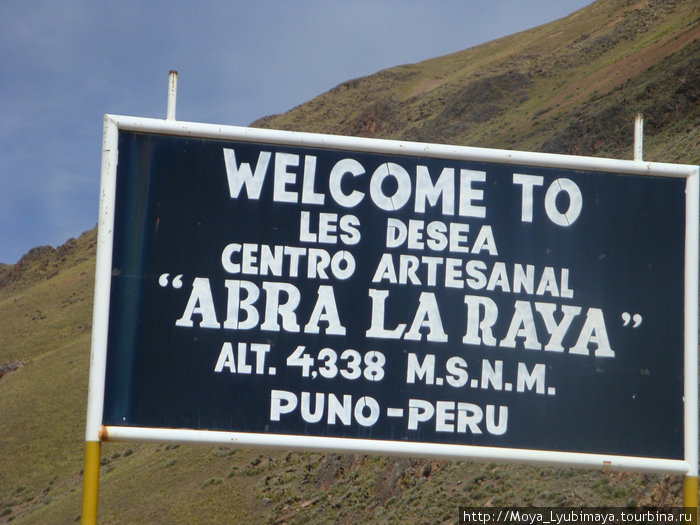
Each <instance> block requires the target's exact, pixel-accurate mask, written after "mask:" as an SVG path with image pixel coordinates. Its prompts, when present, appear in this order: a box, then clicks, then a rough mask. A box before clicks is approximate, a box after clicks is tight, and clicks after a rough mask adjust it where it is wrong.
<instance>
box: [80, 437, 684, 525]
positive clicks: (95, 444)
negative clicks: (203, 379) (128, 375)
mask: <svg viewBox="0 0 700 525" xmlns="http://www.w3.org/2000/svg"><path fill="white" fill-rule="evenodd" d="M100 445H101V443H100V442H99V441H86V442H85V468H84V469H83V510H82V513H81V519H80V523H82V524H83V525H94V524H96V523H97V493H98V488H99V484H100ZM695 486H696V487H697V478H696V485H695Z"/></svg>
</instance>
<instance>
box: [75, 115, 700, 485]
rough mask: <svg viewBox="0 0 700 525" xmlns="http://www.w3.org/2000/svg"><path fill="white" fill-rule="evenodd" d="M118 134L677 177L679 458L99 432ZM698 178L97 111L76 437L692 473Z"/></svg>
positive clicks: (611, 162) (643, 166)
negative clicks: (97, 154) (84, 403)
mask: <svg viewBox="0 0 700 525" xmlns="http://www.w3.org/2000/svg"><path fill="white" fill-rule="evenodd" d="M120 130H124V131H137V132H144V133H157V134H166V135H175V136H183V137H197V138H212V139H230V140H239V141H250V142H263V143H267V144H284V145H290V146H311V147H318V148H337V149H344V150H354V151H362V152H371V153H386V154H394V155H396V154H399V155H420V156H430V157H436V158H442V159H453V160H469V161H482V162H492V163H501V164H518V165H531V166H538V167H550V168H566V169H578V170H587V171H600V172H615V173H620V174H633V175H649V176H657V177H675V178H683V179H685V180H686V210H685V216H686V233H685V276H684V280H685V297H684V304H685V309H684V316H685V319H684V331H685V333H684V341H685V348H684V400H685V404H684V433H685V435H684V459H683V460H670V459H659V458H644V457H629V456H620V455H606V454H586V453H569V452H556V451H543V450H526V449H509V448H498V447H483V446H470V445H450V444H436V443H417V442H404V441H401V442H399V441H373V440H367V439H354V438H332V437H315V436H290V435H272V434H253V433H237V432H219V431H207V430H189V429H167V428H139V427H118V426H103V424H102V416H103V413H102V411H103V402H104V392H105V375H106V360H107V359H106V356H107V334H108V319H109V299H110V285H111V263H112V242H113V228H114V205H115V190H116V172H117V158H118V157H117V156H118V151H117V149H118V134H119V131H120ZM699 178H700V168H699V167H698V166H692V165H681V164H665V163H653V162H642V161H627V160H616V159H606V158H597V157H582V156H567V155H555V154H545V153H532V152H518V151H507V150H498V149H485V148H473V147H463V146H448V145H436V144H425V143H413V142H403V141H394V140H381V139H368V138H359V137H344V136H333V135H323V134H312V133H300V132H288V131H275V130H267V129H255V128H246V127H237V126H222V125H214V124H203V123H192V122H182V121H174V120H161V119H150V118H141V117H129V116H117V115H105V119H104V132H103V150H102V170H101V185H100V205H99V221H98V237H97V262H96V275H95V297H94V310H93V330H92V349H91V360H90V384H89V392H88V410H87V421H86V441H147V442H148V441H150V442H180V443H202V444H212V445H213V444H220V445H233V446H246V447H276V448H281V449H285V450H288V449H297V450H316V451H328V452H330V451H342V452H356V453H371V454H385V455H406V456H423V457H439V458H451V459H464V460H467V459H468V460H482V461H499V462H508V463H527V464H541V465H560V466H561V465H566V466H572V467H587V468H603V469H615V470H631V471H641V472H664V473H678V474H685V475H687V476H697V475H698V373H697V371H698V335H697V333H698V230H699V225H698V221H699V213H698V209H699V202H698V199H699V192H698V187H699V185H698V180H699Z"/></svg>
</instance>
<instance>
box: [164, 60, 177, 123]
mask: <svg viewBox="0 0 700 525" xmlns="http://www.w3.org/2000/svg"><path fill="white" fill-rule="evenodd" d="M176 104H177V71H175V70H170V73H168V108H167V110H166V117H165V119H166V120H175V106H176Z"/></svg>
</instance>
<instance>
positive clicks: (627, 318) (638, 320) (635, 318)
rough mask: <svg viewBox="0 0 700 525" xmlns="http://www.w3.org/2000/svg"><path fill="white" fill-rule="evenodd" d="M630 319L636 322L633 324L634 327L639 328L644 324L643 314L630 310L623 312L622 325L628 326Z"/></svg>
mask: <svg viewBox="0 0 700 525" xmlns="http://www.w3.org/2000/svg"><path fill="white" fill-rule="evenodd" d="M630 321H632V322H633V323H634V324H633V325H632V328H637V327H638V326H639V325H640V324H642V316H641V315H639V314H634V315H631V314H630V313H629V312H623V313H622V326H627V325H628V324H630Z"/></svg>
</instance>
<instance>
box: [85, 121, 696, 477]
mask: <svg viewBox="0 0 700 525" xmlns="http://www.w3.org/2000/svg"><path fill="white" fill-rule="evenodd" d="M144 120H145V119H139V120H138V122H143V121H144ZM157 122H159V123H160V124H158V125H156V124H151V127H154V129H144V126H143V125H121V126H117V125H116V124H113V127H115V128H117V129H116V130H113V132H112V139H111V140H112V142H113V144H114V145H115V146H116V149H117V152H116V153H115V152H114V151H113V150H114V148H111V149H110V155H112V156H114V155H116V159H117V162H116V169H115V168H114V167H113V166H111V167H110V173H111V174H112V175H111V179H110V181H111V182H109V183H108V184H111V185H112V186H111V187H112V188H114V190H113V198H111V200H110V206H111V208H110V211H109V214H110V217H111V219H112V221H113V222H111V224H110V226H111V229H110V248H111V249H110V251H109V254H108V257H109V260H108V263H107V262H105V261H106V258H107V255H105V256H104V257H103V258H102V263H100V262H99V261H98V273H99V272H100V270H99V267H100V264H102V265H103V266H104V267H105V268H106V267H108V272H109V277H108V280H109V283H108V285H106V286H105V287H106V288H107V289H108V290H109V294H108V297H109V298H108V301H107V304H108V306H107V307H106V308H105V309H104V310H103V312H104V313H103V316H104V318H105V327H106V330H105V334H104V339H103V341H104V343H103V344H104V353H103V364H102V366H103V367H104V373H103V374H104V375H103V378H104V379H103V380H104V383H103V385H104V386H103V389H102V391H101V394H103V395H101V398H100V402H101V406H100V407H99V410H98V412H99V420H100V426H101V427H100V428H102V431H103V432H104V433H105V434H106V435H108V436H112V437H113V436H119V435H122V434H123V435H127V436H136V435H137V434H138V433H139V432H142V433H145V434H146V435H145V436H143V435H142V436H140V437H141V438H144V439H148V432H149V429H165V430H167V431H172V432H174V434H172V435H171V437H172V439H176V440H184V441H188V440H197V439H198V438H197V436H211V435H214V436H216V438H211V439H213V440H214V441H216V440H222V441H224V442H227V441H229V440H230V441H235V442H239V443H242V444H256V443H260V442H265V439H266V437H273V439H271V440H269V441H268V442H269V443H270V444H273V445H275V446H285V445H287V446H289V447H292V446H294V447H304V448H321V449H328V448H334V447H335V448H337V449H340V450H360V451H362V450H365V451H369V452H372V451H375V452H394V453H414V452H415V451H416V450H418V449H417V447H416V445H424V446H425V445H427V446H428V449H427V450H428V452H427V453H429V454H436V455H447V456H454V457H462V456H464V457H483V458H491V459H506V460H507V459H510V458H512V457H516V456H517V454H518V453H520V454H521V456H522V455H523V454H524V453H525V451H527V453H528V454H531V455H532V457H533V458H534V459H535V460H536V461H544V462H564V463H569V464H585V463H586V462H588V463H591V464H598V463H601V462H602V463H607V464H611V462H612V464H614V466H622V467H627V468H640V465H641V468H643V469H648V470H654V469H660V470H669V469H670V470H679V471H685V470H687V468H686V465H687V463H686V462H687V456H688V454H687V447H688V444H687V434H688V424H689V423H688V414H687V413H688V406H687V405H688V402H687V401H685V400H686V399H687V396H688V391H687V388H688V383H689V381H688V379H689V378H688V374H687V373H686V371H687V365H688V359H689V358H688V354H689V353H691V352H688V345H689V344H692V345H694V346H696V345H697V342H696V340H697V337H696V336H695V337H694V338H693V337H692V336H689V335H688V333H689V330H687V325H688V317H689V316H688V314H687V308H688V304H690V303H691V301H689V300H688V297H687V295H688V289H689V286H690V287H691V288H692V287H693V286H695V288H697V284H696V283H693V282H691V283H689V282H688V280H689V278H688V271H687V266H688V264H689V263H688V259H690V258H693V257H694V258H695V261H697V253H696V252H695V253H694V254H692V253H690V252H689V250H691V251H692V250H697V243H695V247H693V246H691V247H688V239H689V238H692V236H693V235H694V236H695V238H697V216H696V215H695V217H692V215H693V214H696V213H697V212H696V211H695V208H696V207H695V206H692V205H691V206H689V205H688V203H687V198H688V197H687V194H688V191H690V192H691V193H690V194H691V195H693V193H692V192H693V191H695V192H696V191H697V190H696V186H694V184H695V183H696V178H697V169H696V168H692V167H687V166H685V167H682V168H684V169H685V172H687V174H683V173H685V172H683V170H680V171H681V172H683V173H681V175H678V174H677V173H676V172H674V171H673V170H672V169H671V170H670V171H671V173H670V174H668V173H664V174H663V176H659V174H658V173H655V172H654V170H653V169H652V170H650V169H649V168H648V167H649V166H652V165H648V164H645V165H644V166H647V169H646V171H645V170H644V169H642V168H641V167H640V166H639V163H632V162H623V161H607V163H606V162H605V161H602V160H601V159H584V158H571V157H561V156H553V155H537V154H520V156H519V157H518V156H517V155H515V156H513V155H507V154H504V153H505V152H498V151H496V150H475V149H471V148H448V147H442V148H443V149H440V148H441V147H438V146H433V147H427V146H426V145H417V144H410V143H393V142H388V141H370V140H367V139H348V138H342V137H336V138H334V137H329V136H318V135H305V134H294V133H287V134H285V133H282V132H268V131H265V130H249V129H245V128H229V129H227V132H226V133H221V134H217V133H215V132H213V131H212V130H211V129H210V128H209V127H207V126H205V125H200V127H201V130H203V131H204V132H200V133H198V132H197V130H196V129H193V126H194V125H191V126H190V127H187V126H184V125H182V123H178V125H179V126H180V129H179V131H178V130H177V129H170V128H168V126H167V125H163V121H157ZM178 125H175V124H171V125H170V126H171V127H172V128H177V127H178ZM158 126H160V127H158ZM146 127H148V126H146ZM251 136H253V138H251ZM112 158H114V157H112ZM572 159H573V160H572ZM652 167H653V168H654V167H655V169H656V171H663V170H664V169H667V171H668V169H669V168H668V165H656V166H652ZM664 167H665V168H664ZM674 168H678V167H677V166H676V167H674ZM691 168H692V169H691ZM676 171H678V169H676ZM103 176H104V175H103ZM689 181H693V182H692V183H691V182H689ZM103 185H105V186H106V184H105V183H104V181H103ZM103 193H104V192H103ZM693 198H694V199H696V200H697V195H696V194H695V195H694V196H693ZM689 219H692V220H689ZM693 221H695V227H693V226H692V225H691V226H689V224H691V223H692V222H693ZM690 230H694V231H690ZM691 244H692V243H691ZM689 255H690V257H689ZM696 268H697V267H696ZM102 272H103V273H105V274H106V273H107V272H106V271H105V270H102ZM696 273H697V271H696ZM98 280H99V276H98ZM690 280H691V281H692V279H690ZM695 280H697V279H695ZM695 297H697V294H696V293H695ZM692 315H694V316H695V318H696V317H697V315H696V314H692ZM692 315H691V317H692ZM695 332H696V330H695ZM689 337H690V338H691V339H693V340H692V341H689V340H688V339H689ZM692 381H694V382H695V383H696V384H697V380H696V379H693V380H692ZM695 396H696V397H697V394H695ZM692 403H695V401H692ZM694 406H696V405H694ZM690 424H691V425H692V424H696V423H692V422H691V423H690ZM130 432H131V434H130ZM120 433H121V434H120ZM155 435H158V439H163V438H164V436H165V437H166V438H167V435H165V434H162V433H161V434H157V433H156V434H155ZM137 437H139V436H137ZM153 439H156V437H153ZM208 439H210V438H205V440H208ZM373 443H374V444H376V443H379V444H380V445H378V446H375V445H373ZM404 447H405V449H404ZM572 458H573V459H572ZM582 458H583V459H582ZM587 458H593V459H587ZM605 458H608V459H605ZM610 458H612V459H610ZM615 458H618V459H617V460H616V459H615ZM619 458H622V460H620V459H619ZM625 458H627V460H629V461H628V462H627V463H625V461H626V459H625ZM630 458H632V459H630ZM634 458H644V461H646V463H639V462H638V461H637V460H636V459H634ZM635 461H637V462H636V463H635Z"/></svg>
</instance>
